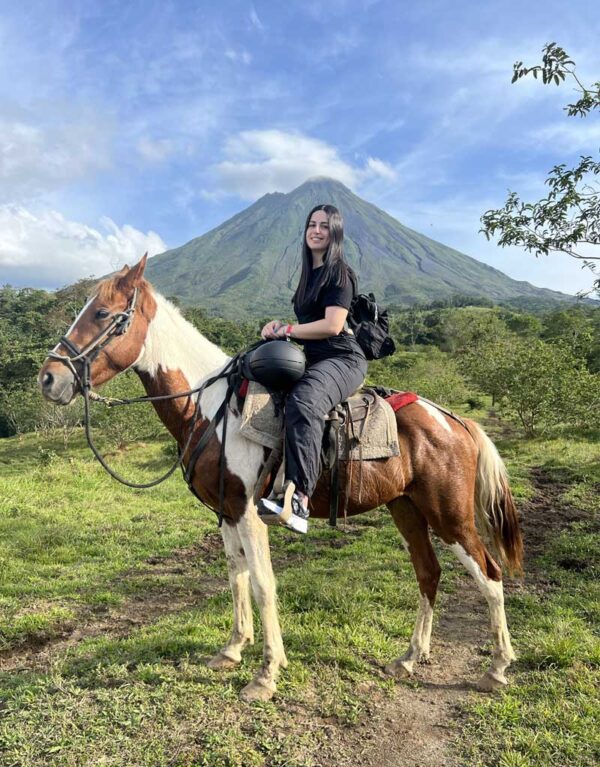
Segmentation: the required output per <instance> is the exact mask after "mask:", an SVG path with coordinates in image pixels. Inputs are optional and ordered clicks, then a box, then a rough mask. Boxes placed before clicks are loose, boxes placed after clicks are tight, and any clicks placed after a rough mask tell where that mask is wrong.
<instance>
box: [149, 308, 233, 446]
mask: <svg viewBox="0 0 600 767" xmlns="http://www.w3.org/2000/svg"><path fill="white" fill-rule="evenodd" d="M154 299H155V301H156V313H155V315H154V317H153V318H152V320H150V322H149V325H148V332H147V333H146V339H145V341H144V347H143V349H142V352H141V354H140V357H139V358H138V360H137V362H136V364H135V370H136V372H137V373H138V375H139V376H140V379H141V381H142V383H143V385H144V388H145V389H146V392H147V393H148V394H149V395H150V396H160V395H165V394H176V393H178V392H185V391H188V390H190V389H192V388H195V387H196V386H197V385H198V384H199V383H200V382H201V381H202V380H203V379H205V378H207V377H209V376H210V375H211V374H214V373H215V372H217V371H218V370H219V369H220V368H222V367H223V366H224V365H225V364H226V362H227V360H228V359H229V358H228V357H227V355H226V354H225V352H224V351H223V350H222V349H219V347H218V346H215V344H213V343H211V342H210V341H209V340H208V339H207V338H205V337H204V336H203V335H202V334H201V333H200V332H199V331H198V330H196V328H194V326H193V325H191V324H190V323H189V322H187V320H185V319H184V318H183V317H182V316H181V314H180V313H179V311H178V310H177V309H176V308H175V307H174V306H173V305H172V304H171V303H169V302H168V301H167V300H166V299H164V298H163V297H162V296H160V295H157V294H155V295H154ZM212 388H213V387H211V389H212ZM216 388H219V387H218V384H217V385H216ZM216 394H217V392H214V395H216ZM153 404H154V407H155V409H156V412H157V413H158V415H159V417H160V419H161V420H162V422H163V423H164V424H165V426H166V427H167V429H168V430H169V431H170V432H171V434H172V435H173V437H175V439H177V440H178V441H181V439H182V438H183V437H184V436H185V434H184V432H185V427H186V424H187V422H188V421H189V419H190V418H191V416H192V414H193V412H194V402H193V401H192V399H191V398H189V397H182V398H179V399H173V400H165V401H162V402H155V403H153ZM206 404H207V405H208V404H209V403H206ZM210 409H212V408H210ZM204 410H207V408H206V407H205V403H204V398H203V401H202V411H203V412H202V415H203V416H205V417H209V418H210V417H212V415H211V414H209V413H208V412H206V413H205V412H204Z"/></svg>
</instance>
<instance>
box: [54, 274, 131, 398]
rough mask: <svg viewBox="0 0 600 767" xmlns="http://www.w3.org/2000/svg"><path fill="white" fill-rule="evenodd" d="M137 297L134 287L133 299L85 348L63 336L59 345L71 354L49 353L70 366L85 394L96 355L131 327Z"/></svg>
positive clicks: (88, 387)
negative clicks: (80, 368) (80, 347)
mask: <svg viewBox="0 0 600 767" xmlns="http://www.w3.org/2000/svg"><path fill="white" fill-rule="evenodd" d="M137 298H138V289H137V288H134V289H133V295H132V296H131V300H130V301H129V303H128V305H127V307H126V308H125V309H124V310H123V311H122V312H116V313H115V314H113V315H112V317H111V318H110V322H109V323H108V325H107V326H106V327H105V328H103V329H102V330H101V331H100V332H99V333H98V334H97V335H96V336H94V338H92V340H91V341H90V342H89V343H88V344H87V345H86V346H85V347H84V348H83V349H79V347H78V346H77V345H76V344H74V343H73V342H72V341H70V340H69V339H68V338H67V336H62V338H61V339H60V341H59V342H58V345H59V346H64V348H65V349H66V350H67V351H68V352H69V355H71V356H69V355H67V354H59V353H58V352H56V351H54V350H52V351H51V352H49V353H48V357H49V358H50V359H52V360H56V361H57V362H62V363H63V365H66V366H67V367H68V368H69V370H70V371H71V373H73V375H74V376H75V379H76V381H77V383H78V384H79V386H80V388H81V391H82V393H83V394H85V390H86V389H87V390H88V391H89V390H90V389H91V378H90V368H91V366H92V363H93V362H94V360H95V359H96V357H97V356H98V355H99V354H100V352H101V351H102V349H104V348H105V347H106V346H108V344H109V343H110V342H111V341H112V340H113V339H114V338H116V337H117V336H122V335H124V334H125V333H126V332H127V330H128V329H129V326H130V325H131V321H132V319H133V315H134V313H135V307H136V304H137ZM76 362H79V363H81V364H82V373H81V375H80V374H79V373H78V372H77V368H76V367H75V364H74V363H76Z"/></svg>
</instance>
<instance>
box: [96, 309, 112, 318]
mask: <svg viewBox="0 0 600 767" xmlns="http://www.w3.org/2000/svg"><path fill="white" fill-rule="evenodd" d="M109 314H110V312H109V311H108V310H107V309H98V311H97V312H96V319H97V320H105V319H106V318H107V317H108V315H109Z"/></svg>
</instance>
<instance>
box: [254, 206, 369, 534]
mask: <svg viewBox="0 0 600 767" xmlns="http://www.w3.org/2000/svg"><path fill="white" fill-rule="evenodd" d="M343 240H344V225H343V221H342V217H341V215H340V212H339V211H338V209H337V208H335V207H334V206H333V205H317V206H316V207H315V208H313V209H312V210H311V211H310V213H309V214H308V217H307V219H306V225H305V228H304V237H303V243H302V273H301V275H300V282H299V284H298V287H297V289H296V292H295V294H294V297H293V299H292V302H293V305H294V312H295V314H296V317H297V318H298V323H297V324H294V325H286V324H285V323H283V322H280V321H278V320H272V321H271V322H268V323H267V324H266V325H265V326H264V328H263V329H262V331H261V336H262V338H264V339H274V338H293V339H294V340H295V341H299V342H300V343H301V344H303V346H304V351H305V354H306V361H307V370H306V373H305V374H304V375H303V376H302V378H301V379H300V380H299V381H298V383H296V384H295V386H294V388H293V389H292V390H291V392H290V393H289V395H288V397H287V401H286V408H285V478H286V482H288V483H289V482H293V483H294V486H295V491H294V493H293V495H291V497H290V498H289V504H290V507H291V508H285V504H284V502H283V500H282V501H277V500H275V501H274V500H270V499H267V498H263V499H261V500H260V501H259V504H258V513H259V515H260V517H261V519H262V520H263V522H265V523H266V524H272V523H281V521H282V518H281V515H283V518H286V521H285V524H286V526H287V527H290V528H291V529H292V530H296V531H298V532H302V533H305V532H306V531H307V528H308V524H307V520H308V516H309V512H308V499H309V498H310V495H311V494H312V492H313V490H314V489H315V486H316V484H317V480H318V479H319V473H320V453H321V442H322V439H323V431H324V429H325V416H326V415H327V413H328V412H329V411H330V410H331V408H333V407H334V406H335V405H337V404H339V403H340V402H342V400H345V399H346V398H347V397H349V396H350V395H351V394H353V393H354V392H355V391H356V390H357V389H358V388H359V387H360V386H361V384H362V383H363V381H364V380H365V375H366V373H367V360H366V358H365V355H364V354H363V352H362V349H361V348H360V346H359V345H358V343H357V341H356V339H355V338H354V336H353V335H352V334H351V333H349V332H348V331H346V330H345V329H344V325H345V322H346V317H347V316H348V310H349V308H350V304H351V302H352V298H353V297H354V293H355V285H356V278H355V276H354V273H353V272H352V270H351V269H350V267H349V266H348V264H347V263H346V262H345V260H344V252H343V248H342V243H343ZM286 496H287V494H286ZM290 511H291V514H290ZM288 515H289V516H288Z"/></svg>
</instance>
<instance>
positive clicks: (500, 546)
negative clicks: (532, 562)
mask: <svg viewBox="0 0 600 767" xmlns="http://www.w3.org/2000/svg"><path fill="white" fill-rule="evenodd" d="M468 426H469V431H470V432H471V435H472V436H473V439H474V440H475V442H476V444H477V447H478V449H479V455H478V457H477V479H476V483H475V514H476V517H477V520H478V521H479V523H480V524H482V525H483V526H484V528H485V529H486V531H487V532H488V534H489V537H490V539H491V542H492V544H493V545H494V547H495V548H496V551H497V554H498V556H499V557H500V559H501V560H502V563H503V564H505V565H506V566H507V568H508V570H509V572H510V573H511V574H513V573H514V574H520V573H522V572H523V539H522V537H521V528H520V526H519V520H518V518H517V510H516V508H515V503H514V500H513V497H512V493H511V490H510V486H509V484H508V475H507V473H506V467H505V466H504V463H503V461H502V458H500V456H499V455H498V451H497V450H496V447H495V445H494V443H493V442H492V440H491V439H490V438H489V437H488V436H487V434H486V433H485V432H484V431H483V429H482V428H481V427H480V426H479V425H478V424H476V423H475V421H468Z"/></svg>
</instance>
